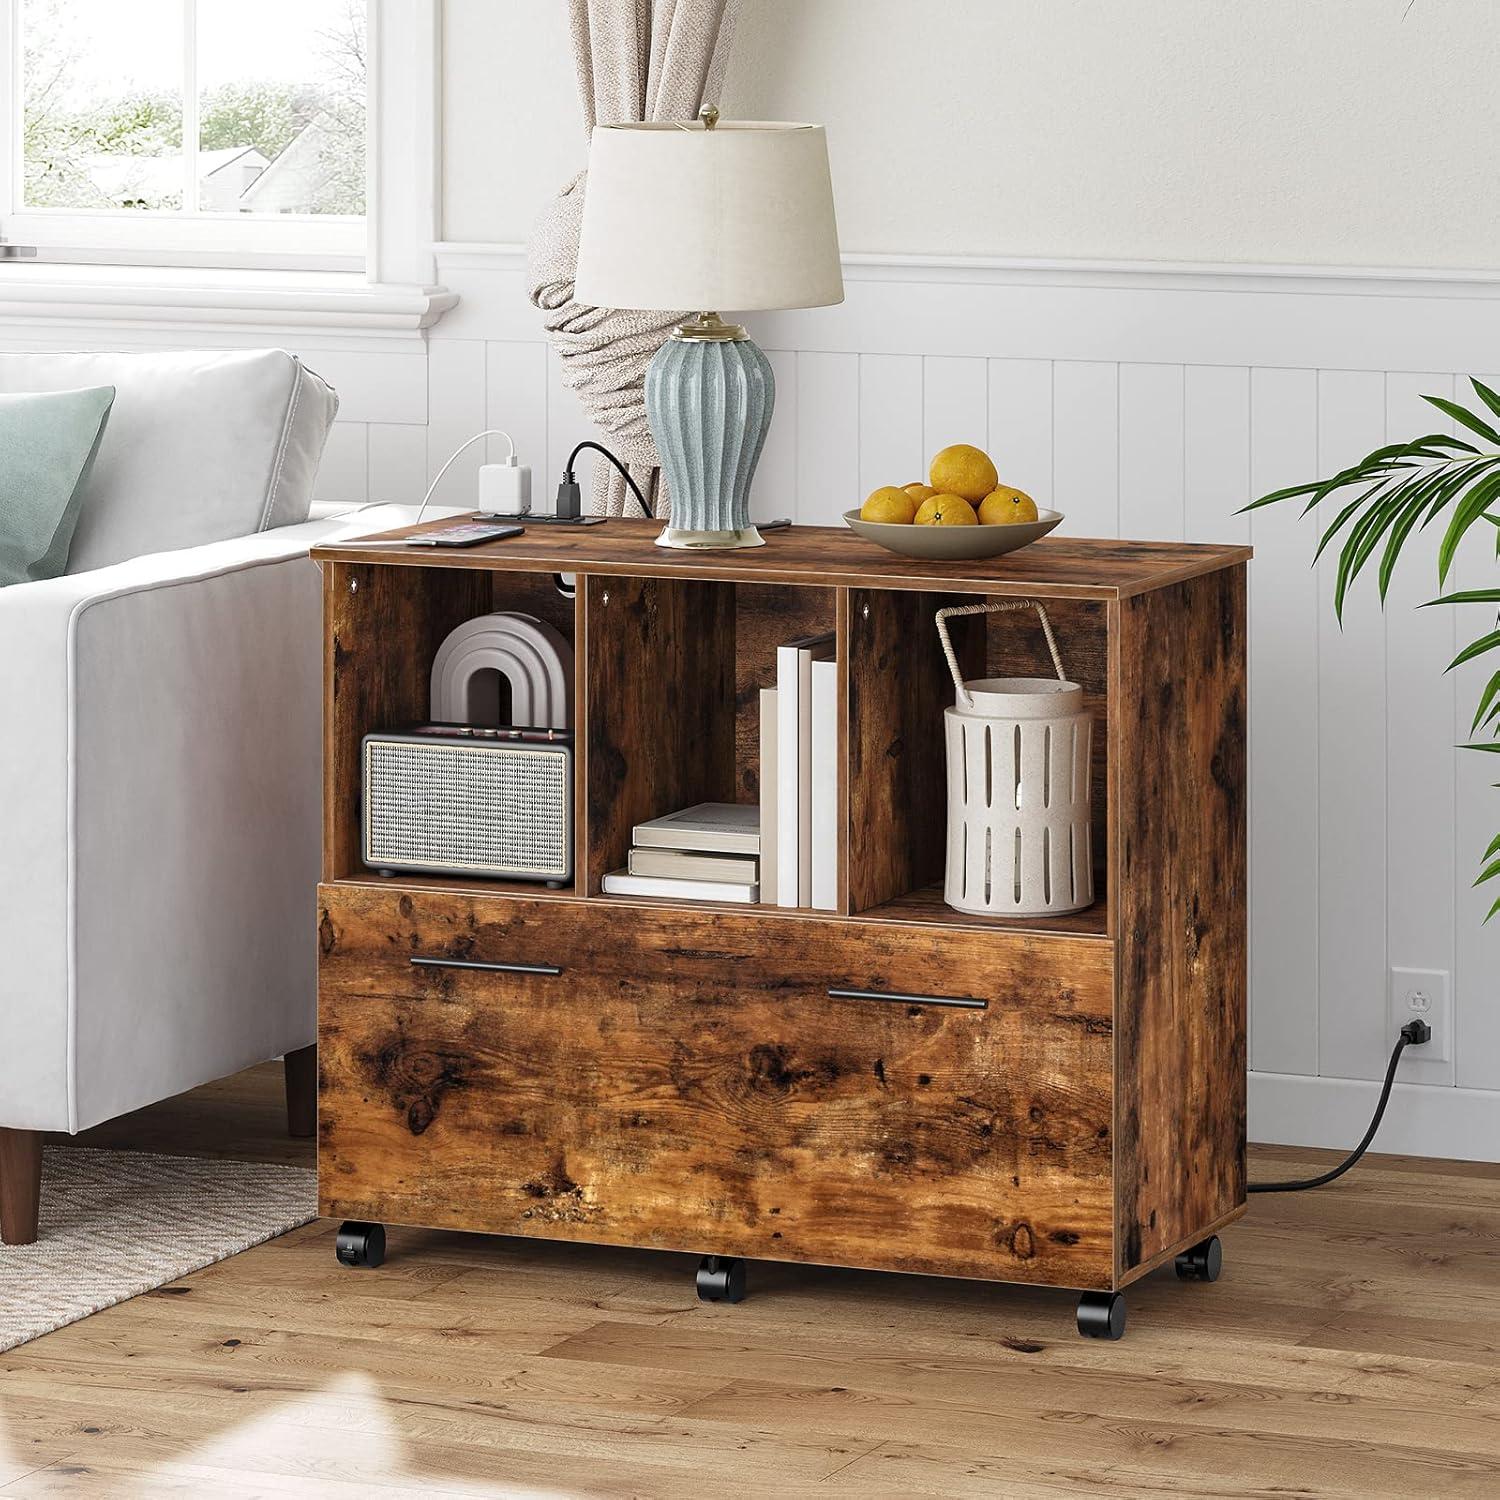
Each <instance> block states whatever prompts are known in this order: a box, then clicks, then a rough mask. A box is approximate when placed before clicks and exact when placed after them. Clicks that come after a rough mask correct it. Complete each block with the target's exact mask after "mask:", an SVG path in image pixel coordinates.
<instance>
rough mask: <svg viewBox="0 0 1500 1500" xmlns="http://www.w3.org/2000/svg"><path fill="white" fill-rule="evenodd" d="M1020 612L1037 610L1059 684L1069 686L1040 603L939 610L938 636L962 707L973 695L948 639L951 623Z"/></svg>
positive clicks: (1004, 602) (1014, 602)
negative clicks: (963, 617) (970, 617)
mask: <svg viewBox="0 0 1500 1500" xmlns="http://www.w3.org/2000/svg"><path fill="white" fill-rule="evenodd" d="M1017 609H1034V610H1035V611H1036V612H1037V615H1038V617H1039V618H1040V619H1041V622H1042V634H1043V635H1044V636H1046V638H1047V650H1048V651H1049V652H1050V653H1051V655H1052V666H1053V669H1054V670H1055V671H1056V672H1057V680H1058V681H1059V682H1066V681H1067V680H1068V675H1067V673H1066V672H1064V671H1063V664H1062V657H1061V656H1060V655H1059V654H1058V650H1057V637H1056V636H1055V635H1053V633H1052V621H1051V620H1049V619H1048V618H1047V611H1046V610H1045V609H1044V608H1043V607H1042V602H1041V600H1039V599H1005V600H1002V601H1001V602H1000V603H998V604H956V605H954V606H953V607H952V608H951V609H940V610H939V611H938V612H937V615H936V617H935V618H936V619H937V628H938V635H939V636H940V637H941V639H942V642H943V655H944V656H946V657H947V658H948V670H949V671H950V672H951V673H952V674H953V686H954V688H955V689H956V690H957V693H958V698H959V701H960V702H961V703H967V704H972V703H973V702H974V697H973V695H972V694H971V693H970V692H969V689H968V687H967V686H966V685H965V683H964V679H963V673H961V672H960V671H959V670H958V657H957V656H955V655H954V653H953V642H952V641H951V640H950V639H949V638H948V621H949V620H951V619H953V618H954V617H955V616H957V615H997V614H1005V613H1008V612H1010V611H1012V610H1017Z"/></svg>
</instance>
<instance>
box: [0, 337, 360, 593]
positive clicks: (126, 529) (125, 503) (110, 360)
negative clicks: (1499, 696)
mask: <svg viewBox="0 0 1500 1500" xmlns="http://www.w3.org/2000/svg"><path fill="white" fill-rule="evenodd" d="M85 385H112V386H114V387H115V404H114V408H113V410H112V411H111V413H110V420H109V428H108V430H107V431H106V433H105V435H104V438H103V440H102V442H101V443H100V445H99V453H98V457H97V459H96V461H95V463H94V467H93V470H92V472H91V473H90V474H89V476H88V478H87V480H86V482H85V483H84V485H83V487H82V488H83V494H82V497H81V507H80V510H79V515H78V527H77V530H76V532H75V534H74V537H73V550H72V554H71V556H70V557H69V560H68V571H69V572H70V573H80V572H84V571H86V570H88V569H91V568H100V567H105V566H107V565H109V564H111V563H117V562H124V561H126V560H127V559H129V558H132V557H141V556H144V555H145V554H147V553H150V552H168V551H176V550H179V549H180V548H183V547H196V546H199V545H201V544H203V543H205V542H219V541H227V540H229V539H230V538H231V537H237V536H248V535H250V534H251V533H252V532H256V531H265V530H267V529H268V528H270V527H272V526H292V525H295V524H297V523H298V522H299V521H302V520H304V519H306V516H307V510H308V506H309V505H310V504H311V502H312V490H313V480H314V478H315V477H316V475H317V470H318V460H319V459H320V458H321V457H322V454H323V442H324V439H325V438H326V437H327V435H328V428H329V426H330V425H331V424H332V422H333V417H334V413H335V412H336V411H337V410H338V398H337V396H335V395H334V392H333V389H332V387H330V386H328V385H326V384H325V383H324V382H323V381H322V380H321V379H319V377H318V376H317V375H315V374H313V372H312V371H311V370H308V369H307V368H306V367H305V366H304V365H303V364H302V362H301V361H300V360H299V359H297V358H296V357H295V356H294V355H291V354H288V353H287V352H286V351H285V350H284V349H253V350H234V351H229V352H226V351H222V350H180V351H172V352H170V353H163V354H51V353H48V354H0V392H8V391H56V390H66V389H69V388H73V387H77V386H85Z"/></svg>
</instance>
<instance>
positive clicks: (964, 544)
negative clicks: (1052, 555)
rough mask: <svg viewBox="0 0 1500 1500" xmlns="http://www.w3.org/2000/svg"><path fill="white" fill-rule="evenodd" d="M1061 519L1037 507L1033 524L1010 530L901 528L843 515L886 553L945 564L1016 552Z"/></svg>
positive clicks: (1024, 523) (851, 512)
mask: <svg viewBox="0 0 1500 1500" xmlns="http://www.w3.org/2000/svg"><path fill="white" fill-rule="evenodd" d="M1062 519H1063V516H1062V512H1061V511H1056V510H1042V509H1041V508H1040V507H1038V509H1037V513H1036V520H1034V521H1016V522H1013V523H1012V524H1011V525H1009V526H903V525H900V524H898V523H897V522H894V521H862V520H861V519H860V515H859V512H858V511H857V510H846V511H845V512H844V520H845V522H846V523H847V524H848V526H849V529H850V530H851V531H854V532H857V533H858V534H859V535H860V536H862V537H864V538H865V540H866V541H870V542H875V543H876V544H877V545H879V546H881V547H884V548H885V550H886V551H887V552H899V553H900V554H901V555H902V556H903V557H926V558H932V559H938V560H942V561H946V562H958V561H960V560H963V559H967V558H975V557H999V556H1000V555H1001V554H1002V553H1005V552H1015V551H1017V550H1018V549H1019V548H1021V547H1025V546H1029V545H1030V544H1031V543H1032V542H1034V541H1036V540H1037V538H1038V537H1044V536H1046V535H1047V533H1048V532H1049V531H1051V530H1052V528H1053V527H1054V526H1056V525H1057V524H1058V523H1059V522H1060V521H1061V520H1062Z"/></svg>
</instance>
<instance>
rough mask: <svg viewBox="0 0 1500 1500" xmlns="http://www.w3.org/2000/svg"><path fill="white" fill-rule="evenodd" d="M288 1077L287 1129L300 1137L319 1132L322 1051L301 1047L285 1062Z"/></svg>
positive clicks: (283, 1061)
mask: <svg viewBox="0 0 1500 1500" xmlns="http://www.w3.org/2000/svg"><path fill="white" fill-rule="evenodd" d="M282 1069H283V1071H284V1072H285V1074H286V1130H287V1134H288V1135H291V1136H296V1137H299V1138H303V1137H307V1136H312V1135H316V1134H317V1130H318V1049H317V1048H316V1047H298V1048H297V1050H296V1051H295V1052H288V1053H287V1055H286V1056H285V1057H284V1058H283V1059H282Z"/></svg>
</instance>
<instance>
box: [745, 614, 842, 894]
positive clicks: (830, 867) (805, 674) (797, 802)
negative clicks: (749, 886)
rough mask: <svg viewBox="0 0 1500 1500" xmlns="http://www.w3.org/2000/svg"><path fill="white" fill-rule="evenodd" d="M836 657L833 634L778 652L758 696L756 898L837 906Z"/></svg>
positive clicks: (810, 638)
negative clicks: (770, 680) (772, 676)
mask: <svg viewBox="0 0 1500 1500" xmlns="http://www.w3.org/2000/svg"><path fill="white" fill-rule="evenodd" d="M838 683H839V669H838V662H837V661H836V660H835V659H834V637H833V635H832V634H827V635H812V636H804V637H803V638H802V639H800V640H795V641H788V642H787V643H786V645H784V646H780V647H778V648H777V651H776V686H775V687H774V688H767V689H765V690H763V691H762V693H761V695H760V813H761V817H760V824H761V830H762V840H761V872H762V873H761V900H762V901H765V902H767V903H770V902H775V903H776V905H777V906H812V907H816V908H818V909H820V910H822V911H834V910H836V909H837V908H838V853H839V837H838V810H839V777H838V749H839V745H838V732H839V731H838Z"/></svg>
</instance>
